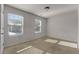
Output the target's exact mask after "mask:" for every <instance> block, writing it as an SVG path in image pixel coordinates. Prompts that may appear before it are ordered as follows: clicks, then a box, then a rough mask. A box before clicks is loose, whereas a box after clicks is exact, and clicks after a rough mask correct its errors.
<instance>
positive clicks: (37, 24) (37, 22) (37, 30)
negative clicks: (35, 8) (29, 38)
mask: <svg viewBox="0 0 79 59" xmlns="http://www.w3.org/2000/svg"><path fill="white" fill-rule="evenodd" d="M40 32H41V20H39V19H35V33H40Z"/></svg>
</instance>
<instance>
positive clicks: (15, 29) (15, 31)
mask: <svg viewBox="0 0 79 59" xmlns="http://www.w3.org/2000/svg"><path fill="white" fill-rule="evenodd" d="M23 19H24V17H23V16H20V15H16V14H12V13H9V14H8V33H9V35H20V34H22V33H23Z"/></svg>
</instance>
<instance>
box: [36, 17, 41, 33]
mask: <svg viewBox="0 0 79 59" xmlns="http://www.w3.org/2000/svg"><path fill="white" fill-rule="evenodd" d="M35 20H38V21H39V22H40V25H39V26H40V31H35V33H41V29H42V28H41V27H42V21H41V20H40V19H35Z"/></svg>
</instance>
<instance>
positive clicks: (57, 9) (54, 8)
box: [9, 4, 77, 18]
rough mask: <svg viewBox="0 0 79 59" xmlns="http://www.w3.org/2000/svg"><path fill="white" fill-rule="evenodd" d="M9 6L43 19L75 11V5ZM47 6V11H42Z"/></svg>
mask: <svg viewBox="0 0 79 59" xmlns="http://www.w3.org/2000/svg"><path fill="white" fill-rule="evenodd" d="M9 5H10V6H12V7H15V8H18V9H21V10H24V11H27V12H30V13H32V14H35V15H38V16H41V17H45V18H49V17H51V16H54V15H57V14H60V13H63V12H67V11H71V10H76V9H77V5H76V4H9ZM47 6H49V7H50V9H49V10H46V9H44V8H45V7H47Z"/></svg>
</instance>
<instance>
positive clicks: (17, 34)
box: [7, 13, 24, 36]
mask: <svg viewBox="0 0 79 59" xmlns="http://www.w3.org/2000/svg"><path fill="white" fill-rule="evenodd" d="M9 14H12V15H17V16H20V17H22V20H21V21H22V24H21V25H20V26H21V33H16V34H15V35H10V34H9V32H10V31H9V25H10V24H9ZM7 17H8V35H9V36H19V35H23V26H24V16H22V15H18V14H15V13H8V16H7Z"/></svg>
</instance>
